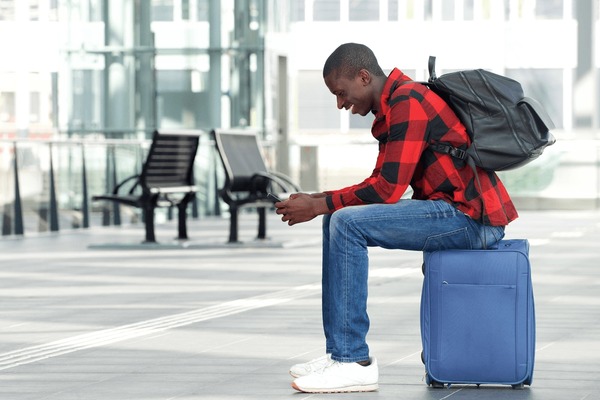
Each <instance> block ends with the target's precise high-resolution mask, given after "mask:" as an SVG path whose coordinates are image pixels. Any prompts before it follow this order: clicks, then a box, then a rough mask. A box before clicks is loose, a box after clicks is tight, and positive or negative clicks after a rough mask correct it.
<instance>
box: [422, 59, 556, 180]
mask: <svg viewBox="0 0 600 400" xmlns="http://www.w3.org/2000/svg"><path fill="white" fill-rule="evenodd" d="M423 83H424V84H425V85H427V86H428V87H429V88H430V89H431V90H433V91H434V92H435V93H436V94H438V95H439V96H440V97H441V98H442V99H444V100H445V101H446V103H448V105H450V107H451V108H452V110H454V112H455V113H456V115H457V116H458V118H459V119H460V121H461V122H462V123H463V124H464V126H465V128H466V129H467V133H468V134H469V136H470V137H471V146H469V147H468V148H467V149H466V151H465V150H464V149H459V148H456V147H453V146H450V145H448V144H446V143H442V142H435V143H433V144H430V148H431V149H433V150H434V151H439V152H443V153H447V154H450V155H452V156H454V157H456V158H460V159H462V160H464V161H466V162H467V163H468V164H469V165H471V166H472V164H475V165H477V166H479V167H481V168H484V169H486V170H488V171H503V170H509V169H515V168H518V167H521V166H523V165H525V164H527V163H529V162H531V161H533V160H535V159H536V158H538V157H539V156H540V155H541V154H542V152H543V151H544V149H545V148H546V147H547V146H550V145H552V144H554V142H555V138H554V136H552V134H551V133H550V131H549V130H550V129H551V128H554V124H553V123H552V120H551V119H550V117H549V116H548V114H547V113H546V112H545V111H544V109H543V107H542V106H541V104H540V103H538V102H537V101H535V100H534V99H531V98H529V97H525V95H524V94H523V88H522V87H521V84H520V83H519V82H517V81H515V80H512V79H510V78H507V77H504V76H501V75H497V74H494V73H492V72H489V71H486V70H483V69H476V70H466V71H458V72H451V73H448V74H444V75H441V76H440V77H436V74H435V57H433V56H430V57H429V81H428V82H423Z"/></svg>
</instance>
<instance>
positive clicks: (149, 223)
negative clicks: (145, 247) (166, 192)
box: [144, 207, 156, 243]
mask: <svg viewBox="0 0 600 400" xmlns="http://www.w3.org/2000/svg"><path fill="white" fill-rule="evenodd" d="M144 225H145V226H146V240H144V243H156V237H155V236H154V208H152V207H148V208H144Z"/></svg>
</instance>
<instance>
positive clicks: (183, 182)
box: [140, 131, 202, 192]
mask: <svg viewBox="0 0 600 400" xmlns="http://www.w3.org/2000/svg"><path fill="white" fill-rule="evenodd" d="M201 134H202V132H201V131H174V132H160V133H159V132H158V131H154V134H153V137H152V144H151V145H150V150H149V151H148V156H147V157H146V162H145V163H144V166H143V168H142V173H141V175H140V184H141V185H142V188H143V189H144V190H150V191H154V189H161V190H160V191H163V192H164V191H168V189H173V190H176V188H180V187H184V186H193V185H194V175H193V170H194V160H195V158H196V152H197V150H198V144H199V142H200V135H201Z"/></svg>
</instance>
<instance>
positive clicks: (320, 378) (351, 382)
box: [292, 358, 379, 393]
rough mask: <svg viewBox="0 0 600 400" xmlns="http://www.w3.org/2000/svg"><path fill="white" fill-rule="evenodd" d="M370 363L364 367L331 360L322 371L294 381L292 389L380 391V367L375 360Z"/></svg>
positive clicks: (302, 390) (314, 391)
mask: <svg viewBox="0 0 600 400" xmlns="http://www.w3.org/2000/svg"><path fill="white" fill-rule="evenodd" d="M370 361H371V364H370V365H368V366H366V367H363V366H362V365H360V364H358V363H342V362H339V361H334V360H330V362H329V363H328V364H327V365H326V366H324V367H323V368H322V369H320V370H318V371H315V372H313V373H312V374H310V375H305V376H301V377H300V378H297V379H296V380H294V382H292V387H293V388H294V389H296V390H298V391H300V392H306V393H342V392H372V391H375V390H377V389H379V384H378V381H379V367H378V366H377V360H376V359H375V358H370Z"/></svg>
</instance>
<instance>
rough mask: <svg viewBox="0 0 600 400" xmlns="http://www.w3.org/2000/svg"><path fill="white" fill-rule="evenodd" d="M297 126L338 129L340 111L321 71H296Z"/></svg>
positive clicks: (302, 127) (301, 127)
mask: <svg viewBox="0 0 600 400" xmlns="http://www.w3.org/2000/svg"><path fill="white" fill-rule="evenodd" d="M298 127H299V128H300V129H340V111H339V110H338V109H337V107H336V103H335V96H334V95H333V94H331V93H330V92H329V89H327V86H325V83H324V82H323V73H322V72H321V71H299V72H298Z"/></svg>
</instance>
